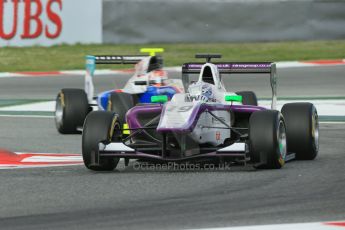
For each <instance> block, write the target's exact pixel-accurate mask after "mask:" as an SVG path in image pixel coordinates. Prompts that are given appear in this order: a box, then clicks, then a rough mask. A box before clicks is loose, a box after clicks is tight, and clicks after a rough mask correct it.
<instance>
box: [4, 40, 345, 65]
mask: <svg viewBox="0 0 345 230" xmlns="http://www.w3.org/2000/svg"><path fill="white" fill-rule="evenodd" d="M141 47H162V48H164V49H165V53H164V54H163V56H164V58H165V66H179V65H181V64H182V63H184V62H188V61H192V60H194V54H195V53H221V54H222V55H223V60H227V61H290V60H317V59H337V58H345V40H333V41H308V42H301V41H297V42H274V43H273V42H269V43H204V44H200V43H196V44H150V45H73V46H69V45H61V46H53V47H49V48H47V47H26V48H16V47H2V48H0V72H7V71H9V72H13V71H54V70H73V69H84V63H85V61H84V57H85V55H88V54H93V55H97V54H98V55H100V54H139V49H140V48H141ZM97 68H110V66H98V67H97ZM111 68H130V66H111Z"/></svg>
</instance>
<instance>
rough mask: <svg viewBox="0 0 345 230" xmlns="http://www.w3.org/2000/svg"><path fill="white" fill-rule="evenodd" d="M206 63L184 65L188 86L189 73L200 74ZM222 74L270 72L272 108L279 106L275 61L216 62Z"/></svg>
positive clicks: (183, 74) (185, 83) (185, 79)
mask: <svg viewBox="0 0 345 230" xmlns="http://www.w3.org/2000/svg"><path fill="white" fill-rule="evenodd" d="M204 64H205V63H201V62H194V63H185V64H183V65H182V81H183V84H184V87H185V88H186V87H188V84H189V74H199V73H200V71H201V69H202V66H203V65H204ZM212 64H214V65H216V66H217V67H218V71H219V73H221V74H269V75H270V83H271V88H272V104H271V108H272V109H276V107H277V74H276V73H277V71H276V64H275V63H273V62H214V63H212Z"/></svg>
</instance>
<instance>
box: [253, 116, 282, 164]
mask: <svg viewBox="0 0 345 230" xmlns="http://www.w3.org/2000/svg"><path fill="white" fill-rule="evenodd" d="M286 147H287V146H286V131H285V123H284V118H283V116H282V115H281V113H280V112H279V111H275V110H266V111H258V112H254V113H253V114H252V115H251V116H250V119H249V150H250V157H251V160H252V161H253V162H254V163H255V164H256V167H258V168H269V169H279V168H281V167H282V166H283V165H284V164H285V156H286V152H287V151H286V149H287V148H286Z"/></svg>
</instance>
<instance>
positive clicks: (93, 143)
mask: <svg viewBox="0 0 345 230" xmlns="http://www.w3.org/2000/svg"><path fill="white" fill-rule="evenodd" d="M120 135H121V130H120V123H119V121H118V120H117V115H116V114H115V113H113V112H110V111H94V112H91V113H90V114H89V115H88V116H87V117H86V119H85V123H84V127H83V136H82V154H83V161H84V164H85V166H86V168H88V169H91V170H95V171H111V170H113V169H114V168H116V166H117V164H118V162H119V158H114V157H107V158H104V157H103V158H102V157H99V146H98V145H99V143H101V142H102V143H104V144H108V143H110V142H111V141H116V140H119V138H120Z"/></svg>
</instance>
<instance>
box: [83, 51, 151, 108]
mask: <svg viewBox="0 0 345 230" xmlns="http://www.w3.org/2000/svg"><path fill="white" fill-rule="evenodd" d="M146 57H149V56H147V55H127V56H122V55H95V56H93V55H88V56H86V75H85V86H84V87H85V93H86V95H87V98H88V101H89V103H90V104H92V102H93V97H94V91H95V89H94V85H93V80H92V79H93V76H94V74H95V70H96V64H136V63H138V62H139V61H141V60H142V59H144V58H146Z"/></svg>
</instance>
